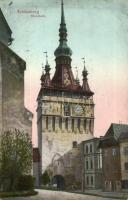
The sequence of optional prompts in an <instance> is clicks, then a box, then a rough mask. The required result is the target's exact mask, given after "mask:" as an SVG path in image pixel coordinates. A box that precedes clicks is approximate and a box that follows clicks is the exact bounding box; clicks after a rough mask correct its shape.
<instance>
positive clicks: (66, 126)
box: [65, 118, 68, 131]
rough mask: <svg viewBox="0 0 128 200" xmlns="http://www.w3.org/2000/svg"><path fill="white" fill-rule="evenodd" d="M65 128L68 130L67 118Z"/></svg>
mask: <svg viewBox="0 0 128 200" xmlns="http://www.w3.org/2000/svg"><path fill="white" fill-rule="evenodd" d="M65 129H66V130H67V131H68V118H66V119H65Z"/></svg>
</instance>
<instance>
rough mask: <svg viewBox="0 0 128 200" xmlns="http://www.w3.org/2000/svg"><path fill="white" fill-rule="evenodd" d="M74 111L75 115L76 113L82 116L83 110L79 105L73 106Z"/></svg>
mask: <svg viewBox="0 0 128 200" xmlns="http://www.w3.org/2000/svg"><path fill="white" fill-rule="evenodd" d="M74 111H75V113H76V114H77V115H81V114H83V108H82V106H81V105H75V107H74Z"/></svg>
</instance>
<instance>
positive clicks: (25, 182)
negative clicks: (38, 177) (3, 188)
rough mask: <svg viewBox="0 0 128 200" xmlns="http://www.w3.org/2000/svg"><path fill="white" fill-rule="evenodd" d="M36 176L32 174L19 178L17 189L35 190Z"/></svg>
mask: <svg viewBox="0 0 128 200" xmlns="http://www.w3.org/2000/svg"><path fill="white" fill-rule="evenodd" d="M34 180H35V179H34V177H33V176H31V175H24V176H20V177H19V178H18V179H17V184H16V190H18V191H24V190H31V191H32V190H34Z"/></svg>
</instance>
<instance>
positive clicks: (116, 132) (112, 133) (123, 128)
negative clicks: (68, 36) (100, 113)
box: [103, 123, 128, 140]
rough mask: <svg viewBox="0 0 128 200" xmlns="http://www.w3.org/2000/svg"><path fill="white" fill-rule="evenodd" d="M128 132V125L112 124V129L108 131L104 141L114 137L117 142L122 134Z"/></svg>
mask: <svg viewBox="0 0 128 200" xmlns="http://www.w3.org/2000/svg"><path fill="white" fill-rule="evenodd" d="M124 132H128V125H127V124H115V123H112V124H111V126H110V128H109V129H108V131H107V133H106V134H105V136H104V137H103V139H107V138H110V137H113V138H114V139H115V140H117V139H118V138H119V136H120V135H121V133H124Z"/></svg>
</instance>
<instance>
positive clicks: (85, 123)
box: [84, 119, 87, 131]
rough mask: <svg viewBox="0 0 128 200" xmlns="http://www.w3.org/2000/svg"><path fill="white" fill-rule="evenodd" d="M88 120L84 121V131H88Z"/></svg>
mask: <svg viewBox="0 0 128 200" xmlns="http://www.w3.org/2000/svg"><path fill="white" fill-rule="evenodd" d="M86 125H87V120H86V119H85V120H84V130H85V131H86Z"/></svg>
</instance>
